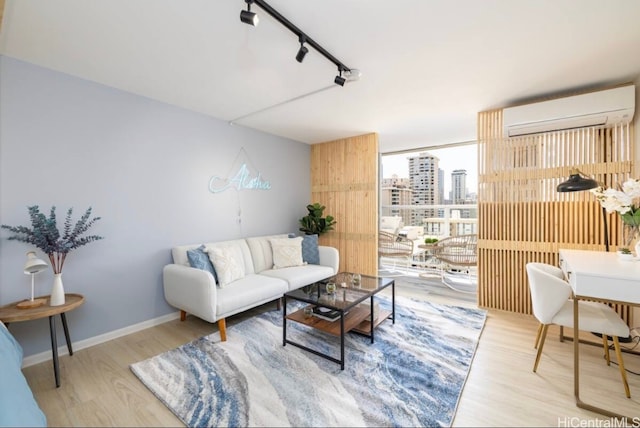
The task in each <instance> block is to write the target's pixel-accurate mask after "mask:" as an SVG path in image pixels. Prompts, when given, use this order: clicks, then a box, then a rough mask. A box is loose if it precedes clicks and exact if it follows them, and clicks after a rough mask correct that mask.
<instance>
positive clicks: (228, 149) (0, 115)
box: [0, 56, 311, 355]
mask: <svg viewBox="0 0 640 428" xmlns="http://www.w3.org/2000/svg"><path fill="white" fill-rule="evenodd" d="M203 96H204V95H203ZM242 147H243V148H244V149H245V151H246V154H247V155H248V158H249V159H248V160H249V161H251V164H252V165H251V166H253V167H255V168H256V169H258V170H259V172H260V173H261V175H262V177H263V179H264V180H268V181H270V183H271V185H272V189H271V190H268V191H264V190H243V191H240V192H238V191H235V190H228V191H226V192H222V193H219V194H213V193H210V192H209V191H208V181H209V178H210V177H211V176H214V175H221V176H226V175H227V174H229V173H232V172H235V171H232V169H233V168H232V165H233V163H234V160H236V158H237V156H238V154H239V152H240V148H242ZM309 166H310V147H309V146H308V145H306V144H302V143H299V142H295V141H291V140H287V139H283V138H279V137H275V136H271V135H267V134H264V133H260V132H257V131H253V130H250V129H246V128H242V127H236V126H230V125H228V124H227V123H226V122H223V121H220V120H216V119H213V118H210V117H207V116H204V115H201V114H196V113H193V112H190V111H186V110H183V109H179V108H176V107H173V106H169V105H166V104H162V103H159V102H155V101H152V100H150V99H147V98H143V97H139V96H135V95H132V94H129V93H125V92H122V91H118V90H114V89H111V88H108V87H105V86H102V85H99V84H95V83H92V82H89V81H86V80H81V79H78V78H75V77H72V76H69V75H65V74H61V73H57V72H53V71H50V70H46V69H43V68H40V67H36V66H33V65H30V64H27V63H24V62H21V61H18V60H15V59H12V58H9V57H6V56H5V57H2V56H0V223H1V224H9V225H27V226H30V222H29V217H28V215H27V206H29V205H39V206H40V207H41V209H42V210H44V211H45V212H47V213H48V211H49V209H50V207H51V206H52V205H55V206H56V207H57V214H58V222H59V224H61V222H62V221H63V219H64V214H65V212H66V210H67V209H68V208H69V207H73V208H74V219H77V218H79V216H80V215H81V214H82V213H84V210H85V209H86V208H87V207H89V206H91V207H93V212H94V214H95V215H98V216H101V217H102V220H100V221H99V222H98V223H97V224H96V226H95V227H94V228H93V229H92V230H91V231H90V232H92V233H94V234H98V235H102V236H104V237H105V239H104V240H101V241H97V242H94V243H91V244H89V245H87V246H85V247H81V248H79V249H77V250H75V251H73V252H71V253H70V255H69V257H68V259H67V262H66V263H65V266H64V269H63V282H64V285H65V290H66V291H67V292H76V293H81V294H84V295H85V297H86V303H85V304H84V305H83V306H82V307H80V308H78V309H77V310H75V311H73V312H71V313H69V314H68V316H67V319H68V321H69V324H70V330H71V335H72V339H73V340H74V341H77V340H82V339H87V338H90V337H94V336H97V335H100V334H104V333H107V332H110V331H113V330H117V329H120V328H123V327H126V326H129V325H133V324H136V323H139V322H143V321H146V320H149V319H153V318H157V317H159V316H162V315H166V314H168V313H171V312H173V311H175V309H173V308H171V307H169V306H168V305H167V304H166V302H165V300H164V297H163V291H162V267H163V266H164V265H165V264H167V263H169V262H170V261H171V255H170V248H171V247H172V246H174V245H177V244H188V243H200V242H206V241H217V240H225V239H232V238H237V237H242V236H253V235H261V234H270V233H282V232H290V231H293V232H297V220H298V218H300V217H302V216H303V215H305V212H306V209H305V206H306V205H307V204H308V203H309V202H311V201H309V195H310V194H311V191H310V171H309ZM239 220H241V221H240V222H239ZM8 236H9V232H8V231H6V230H2V231H1V232H0V304H7V303H9V302H12V301H15V300H19V299H23V298H26V297H27V296H28V295H29V286H30V280H29V277H28V276H27V275H24V274H23V272H22V266H23V265H24V262H25V260H26V257H25V253H26V252H27V251H28V250H30V249H32V248H31V247H29V246H28V245H26V244H23V243H19V242H15V241H8V240H7V239H6V238H7V237H8ZM38 254H39V256H40V257H43V258H44V259H45V260H46V255H44V254H42V252H41V251H40V250H38ZM52 278H53V275H52V271H51V270H48V271H46V272H43V273H41V274H38V275H37V276H36V284H37V286H36V294H49V292H50V287H51V283H52ZM11 330H12V332H13V333H14V335H15V336H16V337H17V339H18V340H19V341H20V343H21V344H22V345H23V347H24V350H25V355H31V354H34V353H37V352H43V351H46V350H48V349H50V342H49V332H48V322H47V320H46V319H43V320H39V321H33V322H28V323H15V324H13V325H12V326H11ZM59 337H60V338H61V337H63V336H59ZM63 342H64V340H62V341H60V343H63Z"/></svg>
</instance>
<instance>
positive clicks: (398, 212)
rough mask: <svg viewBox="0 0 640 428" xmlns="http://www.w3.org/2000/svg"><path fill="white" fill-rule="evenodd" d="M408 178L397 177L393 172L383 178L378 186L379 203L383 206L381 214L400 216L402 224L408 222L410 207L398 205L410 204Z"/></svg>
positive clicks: (409, 219) (410, 192)
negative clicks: (388, 176) (389, 176)
mask: <svg viewBox="0 0 640 428" xmlns="http://www.w3.org/2000/svg"><path fill="white" fill-rule="evenodd" d="M412 193H413V191H412V190H411V188H410V182H409V179H408V178H398V176H397V175H396V174H393V175H392V176H391V178H383V179H382V185H381V186H380V205H381V206H383V207H389V208H388V209H387V208H385V209H384V210H383V212H382V215H383V216H400V217H402V222H403V224H410V223H409V222H410V221H411V209H410V208H399V207H396V206H400V205H404V206H407V205H411V194H412Z"/></svg>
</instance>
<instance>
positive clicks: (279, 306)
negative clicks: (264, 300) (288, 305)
mask: <svg viewBox="0 0 640 428" xmlns="http://www.w3.org/2000/svg"><path fill="white" fill-rule="evenodd" d="M276 309H277V310H280V309H282V297H279V298H278V300H276Z"/></svg>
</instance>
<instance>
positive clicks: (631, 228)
mask: <svg viewBox="0 0 640 428" xmlns="http://www.w3.org/2000/svg"><path fill="white" fill-rule="evenodd" d="M623 238H624V239H623V242H624V246H625V247H626V248H628V249H629V250H631V251H634V252H635V255H636V257H638V256H639V255H640V226H636V225H632V224H626V223H625V224H624V229H623Z"/></svg>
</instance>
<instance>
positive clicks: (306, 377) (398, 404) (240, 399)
mask: <svg viewBox="0 0 640 428" xmlns="http://www.w3.org/2000/svg"><path fill="white" fill-rule="evenodd" d="M378 301H379V302H380V306H381V307H388V306H389V301H388V300H386V299H385V298H383V297H381V298H379V299H378ZM290 308H291V307H290ZM290 311H291V310H290ZM485 319H486V312H485V311H483V310H479V309H468V308H462V307H456V306H444V305H438V304H434V303H429V302H418V301H414V300H410V299H405V298H402V297H397V298H396V323H395V324H392V323H391V320H386V321H385V322H383V323H382V324H381V325H380V326H379V327H378V329H377V330H376V336H375V343H374V344H371V341H370V339H368V338H366V337H363V336H359V335H355V334H349V335H348V337H347V339H346V341H345V358H346V364H345V370H344V371H341V370H340V366H339V365H338V364H336V363H333V362H331V361H328V360H325V359H323V358H321V357H318V356H316V355H313V354H311V353H309V352H306V351H304V350H301V349H299V348H296V347H294V346H291V345H287V346H286V347H283V346H282V314H281V312H279V311H271V312H267V313H264V314H262V315H259V316H256V317H253V318H250V319H248V320H246V321H243V322H241V323H239V324H237V325H234V326H232V327H230V328H229V329H228V331H227V338H228V340H227V342H220V339H219V335H218V334H217V333H215V334H212V335H210V336H206V337H202V338H200V339H198V340H195V341H193V342H191V343H188V344H186V345H183V346H180V347H179V348H176V349H173V350H171V351H168V352H165V353H162V354H160V355H157V356H155V357H153V358H150V359H148V360H145V361H141V362H138V363H135V364H132V365H131V370H132V371H133V373H134V374H135V375H136V376H138V378H139V379H140V380H141V381H142V382H143V383H144V384H145V385H146V386H147V388H149V389H150V390H151V391H152V392H153V393H154V394H155V395H156V397H158V398H159V399H160V400H161V401H162V402H163V403H164V404H165V405H166V406H167V407H168V408H169V409H170V410H171V411H172V412H173V413H174V414H175V415H176V416H177V417H178V418H180V420H182V422H184V423H185V425H187V426H194V427H208V426H211V427H213V426H234V427H235V426H278V427H280V426H297V427H305V426H323V427H325V426H340V427H347V426H376V427H378V426H450V425H451V423H452V421H453V417H454V415H455V411H456V407H457V404H458V400H459V398H460V394H461V392H462V388H463V386H464V383H465V380H466V377H467V374H468V372H469V368H470V366H471V361H472V360H473V355H474V353H475V350H476V346H477V343H478V339H479V337H480V334H481V331H482V328H483V326H484V322H485ZM287 337H288V338H291V339H292V340H295V341H297V342H301V343H304V344H306V345H307V346H310V347H312V348H314V349H319V350H322V351H324V352H330V353H332V355H334V356H336V357H339V349H340V348H339V346H340V342H339V339H338V338H336V337H333V336H329V335H327V334H325V333H322V332H319V331H317V330H315V329H310V328H308V327H306V326H303V325H301V324H298V323H296V322H292V321H288V323H287Z"/></svg>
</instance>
